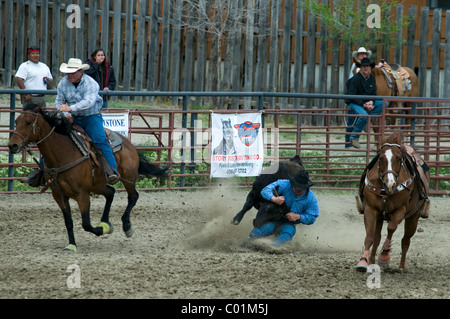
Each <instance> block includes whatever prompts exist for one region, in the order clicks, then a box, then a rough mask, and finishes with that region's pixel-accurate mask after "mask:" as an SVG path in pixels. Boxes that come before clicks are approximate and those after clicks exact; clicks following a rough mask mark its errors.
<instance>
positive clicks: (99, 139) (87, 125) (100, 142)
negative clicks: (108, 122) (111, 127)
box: [73, 114, 117, 170]
mask: <svg viewBox="0 0 450 319" xmlns="http://www.w3.org/2000/svg"><path fill="white" fill-rule="evenodd" d="M73 121H74V124H78V125H79V126H81V127H82V128H83V129H84V130H85V131H86V133H87V134H88V135H89V137H90V138H91V139H92V141H93V142H94V143H95V145H97V147H98V148H99V149H100V151H102V154H103V156H104V157H105V159H106V161H107V162H108V164H109V166H111V167H112V168H113V169H115V170H117V164H116V159H115V158H114V154H113V152H112V150H111V147H110V146H109V144H108V140H107V139H106V134H105V129H104V128H103V117H102V115H101V114H94V115H90V116H76V117H74V118H73Z"/></svg>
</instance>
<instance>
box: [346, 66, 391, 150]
mask: <svg viewBox="0 0 450 319" xmlns="http://www.w3.org/2000/svg"><path fill="white" fill-rule="evenodd" d="M357 66H358V67H359V68H360V70H359V72H358V73H356V74H355V76H354V77H352V78H351V79H349V80H348V81H347V83H346V86H347V94H348V95H377V85H376V81H375V77H374V76H373V75H372V74H371V71H372V68H373V67H375V63H372V62H371V61H370V60H369V58H363V59H362V60H361V63H360V64H358V65H357ZM345 103H347V104H348V107H349V108H350V109H351V111H350V112H349V114H356V115H369V114H370V115H380V114H381V113H382V111H383V101H382V100H375V99H370V100H367V99H356V100H354V99H346V100H345ZM367 119H368V117H365V116H361V117H353V116H349V117H348V119H347V129H346V131H347V133H351V134H346V135H345V147H346V148H348V147H354V148H359V136H360V133H361V132H362V130H363V129H364V126H365V125H366V124H367Z"/></svg>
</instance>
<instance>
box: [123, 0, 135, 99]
mask: <svg viewBox="0 0 450 319" xmlns="http://www.w3.org/2000/svg"><path fill="white" fill-rule="evenodd" d="M133 4H134V1H133V0H127V2H126V13H125V45H124V55H125V56H127V57H131V56H133V42H134V36H133V35H134V28H133V24H134V21H133V13H134V5H133ZM131 62H132V59H124V63H123V90H124V91H130V89H131V78H132V76H133V77H134V74H133V73H132V72H133V67H132V63H131ZM123 100H124V101H129V100H130V98H129V97H128V96H124V97H123Z"/></svg>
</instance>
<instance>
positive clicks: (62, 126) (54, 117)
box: [23, 102, 72, 135]
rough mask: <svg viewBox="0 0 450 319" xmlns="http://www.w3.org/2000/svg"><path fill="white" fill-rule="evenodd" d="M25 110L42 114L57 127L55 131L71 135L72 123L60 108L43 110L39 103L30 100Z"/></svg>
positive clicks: (24, 107) (49, 122) (51, 124)
mask: <svg viewBox="0 0 450 319" xmlns="http://www.w3.org/2000/svg"><path fill="white" fill-rule="evenodd" d="M23 111H24V112H33V113H39V114H41V115H42V116H43V117H44V119H45V120H46V121H47V123H48V124H50V126H51V127H54V128H55V132H57V133H59V134H63V135H69V134H70V131H71V130H72V124H71V123H70V122H69V120H67V119H66V117H65V116H64V114H63V113H62V112H61V111H58V110H52V111H47V110H45V109H44V110H43V109H42V108H41V107H40V106H39V105H37V104H35V103H32V102H28V103H26V104H25V105H24V106H23Z"/></svg>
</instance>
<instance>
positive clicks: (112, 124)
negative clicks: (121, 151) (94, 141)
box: [102, 113, 129, 138]
mask: <svg viewBox="0 0 450 319" xmlns="http://www.w3.org/2000/svg"><path fill="white" fill-rule="evenodd" d="M102 117H103V127H105V128H108V129H110V130H111V131H114V132H116V133H119V134H121V135H123V136H125V137H126V138H128V128H129V122H128V113H102Z"/></svg>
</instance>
